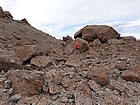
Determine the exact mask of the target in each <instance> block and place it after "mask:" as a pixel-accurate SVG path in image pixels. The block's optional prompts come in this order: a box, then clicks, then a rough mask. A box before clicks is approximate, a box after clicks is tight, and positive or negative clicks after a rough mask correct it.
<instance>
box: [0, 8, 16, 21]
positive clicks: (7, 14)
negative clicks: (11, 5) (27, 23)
mask: <svg viewBox="0 0 140 105" xmlns="http://www.w3.org/2000/svg"><path fill="white" fill-rule="evenodd" d="M4 17H7V18H11V19H12V18H13V16H12V15H11V13H10V12H9V11H3V9H2V7H0V18H4Z"/></svg>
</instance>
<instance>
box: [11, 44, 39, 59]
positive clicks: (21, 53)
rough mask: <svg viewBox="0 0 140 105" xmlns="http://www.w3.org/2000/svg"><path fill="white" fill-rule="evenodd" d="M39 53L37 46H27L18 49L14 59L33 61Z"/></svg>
mask: <svg viewBox="0 0 140 105" xmlns="http://www.w3.org/2000/svg"><path fill="white" fill-rule="evenodd" d="M36 53H37V46H36V45H25V46H21V47H19V48H17V49H16V52H15V53H14V55H13V56H14V57H19V58H20V59H21V60H22V61H26V60H28V59H31V58H32V56H33V55H35V54H36Z"/></svg>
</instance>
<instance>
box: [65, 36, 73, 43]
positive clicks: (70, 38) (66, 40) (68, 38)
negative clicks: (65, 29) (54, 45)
mask: <svg viewBox="0 0 140 105" xmlns="http://www.w3.org/2000/svg"><path fill="white" fill-rule="evenodd" d="M63 41H64V42H66V44H69V43H71V42H72V41H73V38H72V37H71V36H69V35H67V37H63Z"/></svg>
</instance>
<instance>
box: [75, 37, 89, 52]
mask: <svg viewBox="0 0 140 105" xmlns="http://www.w3.org/2000/svg"><path fill="white" fill-rule="evenodd" d="M75 40H76V42H77V43H78V44H80V49H79V51H80V53H83V52H85V51H87V50H88V49H89V47H88V42H87V41H85V40H84V39H81V38H76V39H75Z"/></svg>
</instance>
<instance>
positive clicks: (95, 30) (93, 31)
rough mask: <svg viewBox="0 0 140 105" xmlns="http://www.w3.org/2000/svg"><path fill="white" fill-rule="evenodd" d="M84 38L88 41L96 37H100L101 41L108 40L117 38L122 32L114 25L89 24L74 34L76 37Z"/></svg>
mask: <svg viewBox="0 0 140 105" xmlns="http://www.w3.org/2000/svg"><path fill="white" fill-rule="evenodd" d="M77 37H80V38H83V39H85V40H86V41H88V42H92V41H94V40H95V39H97V38H98V39H100V40H101V42H106V41H108V40H109V39H116V38H119V37H120V34H119V33H118V32H117V31H115V30H114V29H113V28H112V27H110V26H106V25H87V26H85V27H84V28H82V29H81V30H79V31H78V32H76V33H75V34H74V38H77Z"/></svg>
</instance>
